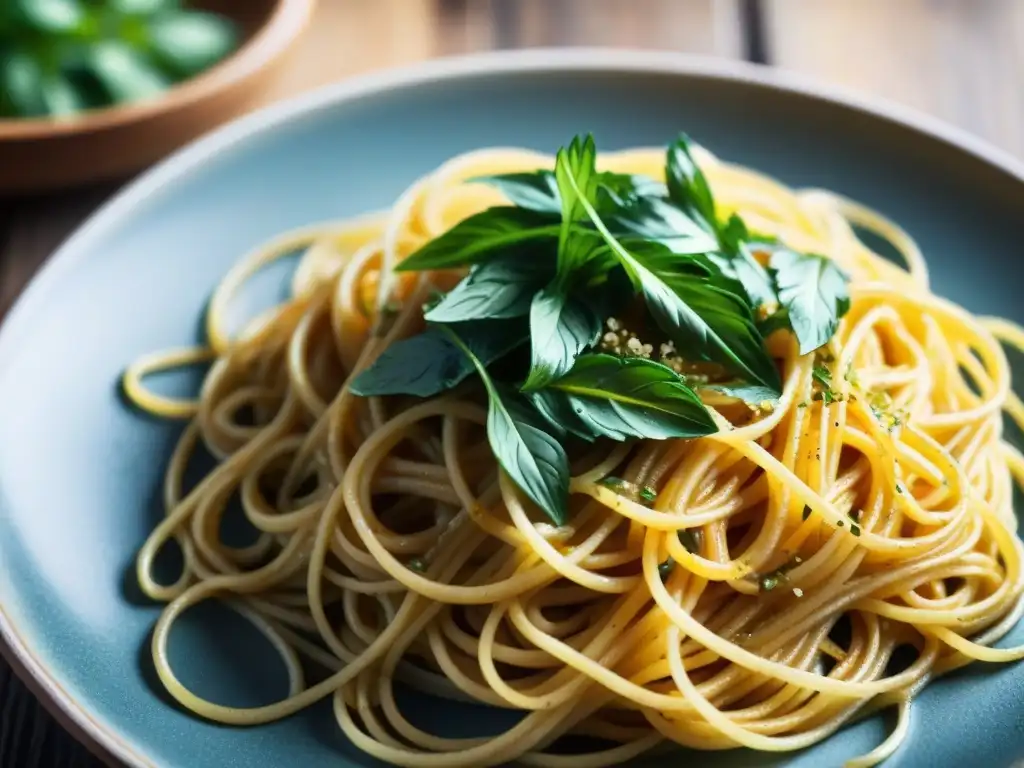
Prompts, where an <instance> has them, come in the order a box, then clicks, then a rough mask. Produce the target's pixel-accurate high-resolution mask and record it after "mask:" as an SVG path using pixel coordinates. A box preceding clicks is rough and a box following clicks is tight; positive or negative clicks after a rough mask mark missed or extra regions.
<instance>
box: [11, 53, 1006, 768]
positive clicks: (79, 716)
mask: <svg viewBox="0 0 1024 768" xmlns="http://www.w3.org/2000/svg"><path fill="white" fill-rule="evenodd" d="M541 72H552V73H556V72H557V73H562V74H565V73H570V74H571V73H573V72H579V73H584V72H608V73H631V74H637V75H644V74H646V75H669V76H676V77H684V78H691V79H704V80H710V81H720V82H726V83H738V84H747V85H754V86H757V87H760V88H763V89H767V90H771V91H779V92H782V93H788V94H797V95H801V96H805V97H808V98H811V99H813V100H817V101H824V102H827V103H829V104H831V105H833V106H838V107H845V108H847V109H851V110H853V111H856V112H860V113H862V114H865V115H867V116H869V117H872V118H874V119H877V120H881V121H883V122H887V123H889V124H895V125H899V126H903V127H905V128H909V129H911V130H913V131H916V132H918V133H920V134H924V135H926V136H928V137H931V138H933V139H938V140H939V141H941V142H943V143H944V144H946V145H947V146H948V148H949V149H950V150H951V151H959V152H962V153H966V154H967V155H970V156H972V157H973V158H974V159H976V160H978V161H980V162H982V163H984V164H987V165H989V166H990V167H992V168H995V169H997V170H1000V171H1002V172H1004V173H1006V174H1008V175H1009V176H1011V177H1012V178H1014V179H1015V180H1016V181H1018V182H1020V183H1021V184H1022V185H1024V161H1022V160H1018V159H1017V158H1016V157H1015V156H1013V155H1012V154H1010V153H1009V152H1007V151H1005V150H1002V149H1000V148H998V147H996V146H995V145H993V144H991V143H990V142H988V141H987V140H985V139H982V138H980V137H979V136H976V135H975V134H973V133H970V132H969V131H967V130H965V129H962V128H958V127H956V126H954V125H952V124H950V123H947V122H946V121H944V120H943V119H941V118H938V117H934V116H932V115H929V114H927V113H924V112H921V111H919V110H917V109H914V108H912V107H907V106H904V105H902V104H899V103H896V102H893V101H889V100H887V99H885V98H882V97H877V96H873V95H866V94H864V93H861V92H859V91H856V90H854V89H850V88H847V87H844V86H841V85H833V84H830V83H827V82H825V81H823V80H820V79H817V78H814V77H812V76H808V75H803V74H800V73H796V72H792V71H789V70H786V69H784V68H777V67H774V66H768V65H761V64H754V63H751V62H746V61H742V60H734V59H725V58H717V57H712V56H706V55H698V54H689V53H682V52H678V51H666V50H636V49H623V48H614V49H613V48H603V47H573V48H532V49H519V50H507V51H485V52H480V53H471V54H463V55H458V56H447V57H440V58H436V59H431V60H428V61H422V62H417V63H413V64H408V65H404V66H399V67H389V68H385V69H380V70H374V71H372V72H367V73H363V74H359V75H355V76H353V77H350V78H346V79H344V80H341V81H339V82H336V83H333V84H330V85H326V86H322V87H319V88H316V89H313V90H311V91H309V92H307V93H303V94H300V95H297V96H293V97H290V98H287V99H283V100H281V101H279V102H277V103H274V104H271V105H269V106H266V107H263V108H261V109H258V110H255V111H253V112H251V113H249V114H248V115H245V116H243V117H240V118H237V119H235V120H233V121H231V122H229V123H227V124H225V125H223V126H221V127H219V128H217V129H214V130H213V131H211V132H209V133H207V134H206V135H205V136H202V137H200V138H198V139H196V140H194V141H192V142H190V143H189V144H186V145H185V146H184V147H182V148H181V149H179V150H177V151H175V152H173V153H171V154H170V155H168V156H167V157H166V158H165V159H164V160H162V161H160V162H159V163H157V164H155V165H154V166H152V167H151V168H149V169H148V170H146V171H144V172H143V173H142V174H140V175H139V176H138V177H137V178H135V179H134V180H132V181H130V182H128V183H127V184H126V185H125V186H124V187H123V188H122V189H121V190H119V191H118V192H116V193H115V194H114V195H113V196H112V197H111V198H110V199H108V200H107V201H106V202H104V203H103V204H102V205H101V206H100V207H99V209H98V210H97V211H96V212H94V213H93V214H92V215H90V216H89V218H88V219H86V221H85V222H84V223H83V224H82V225H80V226H79V227H78V228H77V229H75V230H74V232H72V233H71V234H70V235H69V236H68V237H67V238H66V239H65V240H64V241H63V242H62V244H61V245H60V246H59V247H58V248H57V249H56V250H55V251H54V253H53V254H52V255H51V256H50V257H49V258H48V259H47V261H46V263H45V264H44V265H43V267H42V268H41V269H40V270H39V271H38V272H37V273H36V275H35V276H34V277H33V278H32V279H31V280H30V281H29V283H28V285H27V286H26V287H25V289H24V290H23V291H22V292H21V294H20V295H19V296H18V298H17V299H16V301H15V302H14V304H13V306H12V307H11V309H10V311H9V312H8V313H7V316H6V317H5V318H4V320H3V323H2V324H0V353H2V352H3V350H5V349H6V348H7V347H8V346H10V345H11V344H13V343H16V341H15V340H16V338H17V336H16V333H17V330H18V328H19V326H20V324H21V321H20V318H21V316H22V315H24V314H25V313H26V312H27V311H29V310H30V309H31V307H32V306H33V305H34V304H35V303H36V302H37V301H38V300H39V299H40V297H41V296H42V295H43V292H44V291H45V290H46V289H47V287H48V285H49V284H50V283H52V282H53V281H54V280H56V279H58V277H59V276H60V274H61V273H62V272H64V271H66V270H69V269H72V268H73V267H74V266H75V265H76V264H77V263H78V261H80V260H81V259H82V258H85V254H86V252H87V251H88V249H89V247H90V245H91V243H92V242H93V241H95V240H97V239H99V238H101V237H102V236H103V235H104V234H105V232H107V231H108V230H109V229H111V228H112V227H113V226H115V225H116V224H117V223H118V222H119V221H122V220H124V219H125V218H126V217H128V216H130V214H131V210H132V209H133V208H134V207H135V206H136V205H138V204H140V203H142V202H144V201H145V200H146V199H147V198H149V197H150V196H151V195H153V194H154V193H155V192H157V191H159V190H161V189H164V188H165V187H167V186H169V185H172V184H174V183H175V182H177V181H180V180H182V179H184V178H186V177H187V176H188V175H189V173H190V172H191V171H192V170H193V169H195V168H196V167H197V166H199V165H201V164H202V162H203V161H204V160H205V159H206V158H208V157H211V156H212V155H214V154H215V153H217V152H219V151H220V150H222V149H228V148H230V147H231V146H232V145H234V144H235V143H237V142H240V141H243V140H245V139H247V138H249V137H251V136H253V135H255V134H258V133H260V132H262V131H267V130H274V129H276V128H279V127H281V126H283V125H286V124H287V123H289V122H291V121H292V120H295V119H299V118H301V117H304V116H306V115H309V114H313V113H315V112H317V111H320V110H322V109H325V108H329V107H331V106H335V105H337V104H341V103H344V102H350V101H357V100H358V99H360V98H362V97H365V96H371V95H374V94H378V93H384V92H387V91H389V90H393V89H398V88H407V87H409V86H415V85H419V84H427V83H435V82H441V81H458V80H463V79H471V78H486V77H493V76H496V75H497V76H502V75H509V74H520V73H541ZM7 588H10V587H9V586H8V587H7ZM0 655H2V656H3V657H4V658H5V659H6V660H7V662H8V663H9V664H10V666H11V668H12V669H13V670H14V672H15V673H16V674H17V675H18V677H19V678H21V679H22V681H24V683H25V684H26V686H27V687H28V689H29V690H30V691H31V692H32V694H33V695H35V696H36V697H37V698H38V699H39V701H40V703H41V704H42V705H43V706H44V707H45V708H46V709H47V710H48V711H49V713H50V714H51V715H52V716H54V717H55V718H56V719H57V720H58V722H59V723H60V724H61V725H62V726H63V727H64V728H66V729H68V730H69V731H71V733H72V734H73V735H75V737H76V738H78V739H79V740H80V741H81V742H82V744H83V746H85V747H86V748H87V749H89V750H90V751H92V752H93V753H94V754H96V755H97V756H98V757H100V758H102V759H104V760H106V761H111V760H112V759H113V760H117V761H120V762H121V763H123V764H125V765H126V766H130V768H156V766H157V764H156V763H155V762H154V761H153V760H152V758H151V757H148V756H146V755H144V754H141V753H140V752H139V751H138V750H137V749H136V748H135V747H134V746H133V745H132V744H131V743H129V741H128V739H126V738H124V737H123V736H122V735H121V734H120V733H119V732H118V729H117V726H116V723H112V722H105V721H103V720H102V719H101V718H99V717H96V716H95V715H93V714H91V713H90V712H89V710H88V708H87V705H85V704H83V703H82V702H79V701H77V700H76V699H75V697H73V696H72V695H71V694H70V693H68V691H66V690H65V689H64V687H63V684H62V681H61V680H60V679H58V678H59V677H60V676H59V675H57V674H54V673H53V672H51V670H50V669H49V668H48V667H47V666H46V665H45V664H44V663H43V662H42V661H40V660H39V658H38V656H37V653H36V651H35V650H34V648H33V646H32V643H31V642H30V641H29V640H28V638H27V633H22V632H20V631H19V629H18V627H17V626H16V625H15V622H14V620H13V618H12V617H11V616H9V615H8V614H7V613H6V612H5V611H4V606H3V601H2V594H0Z"/></svg>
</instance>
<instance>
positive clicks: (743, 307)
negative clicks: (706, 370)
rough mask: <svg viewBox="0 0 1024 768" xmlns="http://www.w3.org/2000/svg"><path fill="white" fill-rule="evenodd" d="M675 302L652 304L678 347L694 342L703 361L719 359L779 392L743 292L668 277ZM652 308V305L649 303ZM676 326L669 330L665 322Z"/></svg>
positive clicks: (737, 372) (775, 372) (772, 364)
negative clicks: (739, 294) (736, 292)
mask: <svg viewBox="0 0 1024 768" xmlns="http://www.w3.org/2000/svg"><path fill="white" fill-rule="evenodd" d="M665 279H666V280H667V281H668V285H669V288H670V290H671V291H672V293H673V294H674V295H675V300H672V299H671V297H669V299H670V300H669V302H668V303H666V304H661V305H656V309H655V308H652V310H651V311H652V314H654V316H655V319H657V318H658V317H659V313H661V316H662V317H663V320H661V321H659V325H661V327H662V330H664V331H665V332H666V333H669V335H670V337H671V338H672V340H673V341H674V342H675V344H676V347H677V348H678V349H681V350H685V349H687V348H688V347H692V346H696V347H697V349H698V350H700V355H701V357H702V358H703V359H705V360H709V361H712V362H716V363H720V364H722V365H724V366H725V367H726V368H727V369H729V370H730V371H731V372H732V373H734V374H735V375H737V376H740V377H741V378H743V379H744V380H746V381H748V382H751V383H755V384H760V385H761V386H764V387H767V388H768V389H771V390H773V391H775V392H776V393H778V392H780V391H781V389H782V381H781V379H780V378H779V371H778V369H777V368H776V367H775V362H774V360H772V357H771V355H769V354H768V350H767V349H766V348H765V344H764V338H763V337H762V336H761V334H760V333H759V332H758V330H757V327H756V326H755V325H754V322H753V319H752V317H751V316H750V310H749V307H748V306H747V304H746V302H744V301H743V299H741V298H740V297H739V296H737V295H736V294H734V293H731V292H729V291H726V290H724V289H722V288H719V287H718V286H716V285H713V284H711V283H709V282H704V283H702V282H700V281H698V280H693V279H680V278H678V277H675V276H673V275H668V276H665ZM649 306H650V305H649ZM669 325H673V326H674V327H675V328H676V329H678V330H676V331H675V332H674V333H672V332H670V330H669V328H668V327H667V326H669Z"/></svg>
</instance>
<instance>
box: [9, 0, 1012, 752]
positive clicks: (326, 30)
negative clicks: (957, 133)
mask: <svg viewBox="0 0 1024 768" xmlns="http://www.w3.org/2000/svg"><path fill="white" fill-rule="evenodd" d="M544 45H610V46H622V47H634V48H636V47H644V48H659V49H669V50H678V51H685V52H688V53H700V54H709V55H715V56H722V57H728V58H744V59H747V60H750V61H755V62H759V63H763V64H770V65H776V66H781V67H786V68H788V69H793V70H797V71H800V72H804V73H809V74H813V75H816V76H818V77H819V78H820V79H823V80H826V81H829V82H833V83H839V84H842V85H845V86H852V87H854V88H858V89H860V90H862V91H865V92H868V93H872V94H876V95H880V96H884V97H887V98H889V99H893V100H896V101H899V102H902V103H905V104H907V105H910V106H913V107H916V108H918V109H921V110H924V111H926V112H930V113H932V114H935V115H937V116H939V117H942V118H944V119H946V120H948V121H950V122H952V123H955V124H957V125H959V126H962V127H964V128H967V129H968V130H970V131H973V132H974V133H976V134H979V135H981V136H982V137H984V138H986V139H988V140H989V141H991V142H993V143H995V144H996V145H999V146H1001V147H1002V148H1004V149H1006V150H1009V151H1010V152H1013V153H1015V154H1017V155H1024V0H984V1H983V2H979V0H856V1H855V2H854V1H852V0H321V7H320V10H319V11H318V17H317V18H316V19H315V21H314V24H313V26H312V28H311V31H310V33H309V36H308V38H307V40H306V42H305V44H304V45H303V46H302V49H301V51H300V53H299V54H298V56H297V57H296V59H295V60H294V61H293V64H292V66H291V69H290V70H289V72H288V73H287V74H286V76H285V77H284V78H283V81H282V82H281V83H280V84H279V86H278V92H276V93H275V94H273V96H274V97H278V96H282V95H286V94H288V95H290V94H293V93H296V92H298V91H300V90H304V89H307V88H310V87H315V86H318V85H322V84H324V83H327V82H331V81H334V80H337V79H339V78H343V77H345V76H347V75H350V74H353V73H356V72H361V71H366V70H368V69H374V68H379V67H385V66H390V65H395V64H408V63H411V62H415V61H420V60H423V59H427V58H431V57H434V56H442V55H449V54H456V53H464V52H470V51H480V50H487V49H493V48H506V49H507V48H520V47H530V46H544ZM122 183H123V180H122V181H121V182H118V183H107V184H102V185H98V186H95V187H92V188H88V189H80V190H74V191H69V192H62V193H59V194H52V195H46V196H36V197H32V198H27V199H16V200H6V201H5V200H0V312H3V311H5V310H6V308H7V307H8V306H9V305H10V303H11V302H12V301H13V300H14V299H15V298H16V297H17V295H18V294H19V293H20V292H21V290H22V288H23V287H24V285H25V283H26V282H27V281H28V280H29V278H30V277H31V276H32V275H33V273H34V272H35V271H36V269H38V268H39V266H40V265H41V264H42V263H43V262H44V261H45V260H46V258H47V257H48V256H49V255H50V253H52V251H53V250H54V248H55V247H56V246H57V245H58V244H59V243H60V242H61V241H62V240H63V239H64V238H65V237H66V236H67V235H68V234H69V233H70V232H71V231H72V230H73V229H74V228H75V227H76V226H77V225H78V224H79V223H80V222H81V221H82V220H83V219H84V218H85V217H87V216H88V215H89V214H90V213H91V212H92V211H93V210H94V209H95V208H96V207H97V206H98V205H99V204H100V203H102V202H103V201H104V200H105V199H106V198H107V197H108V196H109V195H110V194H112V193H113V192H114V191H115V190H116V189H117V188H118V187H119V186H120V185H121V184H122ZM95 765H101V763H100V761H99V760H97V758H95V757H93V756H92V755H90V753H89V752H88V751H87V750H86V749H85V748H84V747H82V746H81V745H80V744H78V743H77V742H75V741H74V740H73V739H72V738H71V737H70V736H68V735H67V734H66V733H65V732H63V730H62V729H61V727H60V726H59V725H58V724H57V723H56V722H55V721H54V720H53V719H52V718H51V717H50V715H49V714H47V712H46V710H45V709H44V708H43V706H42V705H41V704H39V703H38V702H37V701H36V700H35V699H34V698H33V697H32V696H31V694H29V693H28V692H27V690H26V689H25V688H24V687H23V685H22V684H21V683H20V682H19V681H18V680H17V679H16V678H15V677H14V675H13V674H12V673H11V671H10V669H9V668H8V667H7V666H6V665H4V664H3V662H2V661H0V766H4V767H6V766H11V767H12V768H14V767H17V768H35V767H36V766H39V767H45V768H54V767H61V768H62V767H64V766H95Z"/></svg>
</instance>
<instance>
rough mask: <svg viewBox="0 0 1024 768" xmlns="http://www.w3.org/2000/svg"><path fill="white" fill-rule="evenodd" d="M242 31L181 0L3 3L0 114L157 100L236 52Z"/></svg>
mask: <svg viewBox="0 0 1024 768" xmlns="http://www.w3.org/2000/svg"><path fill="white" fill-rule="evenodd" d="M238 39H239V35H238V30H237V29H236V27H235V25H234V24H233V23H232V22H231V21H229V20H228V19H225V18H223V17H221V16H219V15H216V14H213V13H208V12H204V11H197V10H188V9H185V8H183V7H182V6H181V4H180V2H179V0H7V2H4V3H3V4H0V117H23V118H29V117H54V118H65V117H69V116H73V115H76V114H79V113H81V112H84V111H86V110H91V109H99V108H103V107H108V106H111V105H115V104H121V103H129V102H135V101H141V100H144V99H150V98H153V97H155V96H158V95H159V94H161V93H163V92H164V91H165V90H166V89H167V88H169V87H171V86H172V85H174V84H175V83H177V82H179V81H182V80H185V79H187V78H190V77H192V76H194V75H196V74H198V73H199V72H202V71H203V70H205V69H207V68H209V67H210V66H212V65H213V64H215V63H217V62H218V61H220V60H221V59H223V58H224V57H225V56H227V55H228V54H229V53H231V52H232V51H233V50H234V49H235V47H236V45H237V43H238Z"/></svg>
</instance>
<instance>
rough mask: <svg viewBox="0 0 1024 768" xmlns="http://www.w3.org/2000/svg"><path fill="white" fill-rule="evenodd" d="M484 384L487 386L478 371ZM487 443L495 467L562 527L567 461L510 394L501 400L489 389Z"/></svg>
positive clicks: (491, 388) (562, 449)
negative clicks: (494, 458) (493, 456)
mask: <svg viewBox="0 0 1024 768" xmlns="http://www.w3.org/2000/svg"><path fill="white" fill-rule="evenodd" d="M480 373H481V376H482V377H483V378H484V382H485V384H486V383H488V382H489V379H488V378H487V377H486V373H485V372H484V370H483V368H482V367H481V368H480ZM488 393H489V394H490V407H489V408H488V411H487V440H488V442H489V443H490V444H491V450H492V451H494V455H495V457H496V458H497V459H498V463H499V464H501V468H502V469H504V470H505V472H506V473H507V474H508V476H509V477H510V478H512V480H513V481H514V482H515V484H516V485H518V486H519V488H520V489H522V491H523V492H524V493H525V494H526V495H527V496H529V497H530V499H531V500H532V501H533V503H534V504H536V505H537V506H538V507H540V509H541V510H542V511H543V512H544V513H545V514H546V515H547V516H548V517H549V518H551V521H552V522H553V523H554V524H555V525H563V524H564V523H565V519H566V515H567V507H568V495H569V493H568V492H569V458H568V457H567V456H566V455H565V449H564V448H562V446H561V444H560V443H559V442H558V440H556V439H555V438H554V437H552V436H551V435H549V434H548V433H547V432H545V431H544V430H543V429H541V428H539V427H538V426H537V425H536V424H535V423H534V419H533V414H532V413H531V412H530V410H529V409H527V408H524V407H522V406H521V405H519V403H518V402H517V400H516V398H517V397H519V396H518V395H516V394H515V393H510V394H509V396H508V398H507V399H502V397H501V396H500V395H499V393H498V391H497V389H496V388H495V387H494V386H493V385H491V386H490V387H489V388H488Z"/></svg>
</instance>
